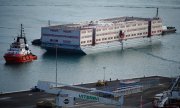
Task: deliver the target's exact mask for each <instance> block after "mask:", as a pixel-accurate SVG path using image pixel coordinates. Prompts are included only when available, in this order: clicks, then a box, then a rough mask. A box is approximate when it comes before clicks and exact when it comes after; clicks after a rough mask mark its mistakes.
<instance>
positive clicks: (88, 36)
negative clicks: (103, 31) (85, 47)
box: [81, 35, 92, 39]
mask: <svg viewBox="0 0 180 108" xmlns="http://www.w3.org/2000/svg"><path fill="white" fill-rule="evenodd" d="M91 37H92V35H87V36H81V38H82V39H83V38H91Z"/></svg>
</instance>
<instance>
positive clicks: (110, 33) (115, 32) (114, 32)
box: [96, 32, 119, 36]
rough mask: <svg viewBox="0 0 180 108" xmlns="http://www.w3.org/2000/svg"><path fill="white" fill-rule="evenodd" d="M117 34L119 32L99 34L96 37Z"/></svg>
mask: <svg viewBox="0 0 180 108" xmlns="http://www.w3.org/2000/svg"><path fill="white" fill-rule="evenodd" d="M118 33H119V32H109V33H101V34H97V35H96V36H104V35H114V34H118Z"/></svg>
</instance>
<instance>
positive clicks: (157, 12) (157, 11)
mask: <svg viewBox="0 0 180 108" xmlns="http://www.w3.org/2000/svg"><path fill="white" fill-rule="evenodd" d="M156 9H157V10H156V18H157V17H158V14H159V8H156Z"/></svg>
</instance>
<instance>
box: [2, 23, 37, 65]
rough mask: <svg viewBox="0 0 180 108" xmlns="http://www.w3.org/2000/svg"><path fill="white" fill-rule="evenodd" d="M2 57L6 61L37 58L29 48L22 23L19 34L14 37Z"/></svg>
mask: <svg viewBox="0 0 180 108" xmlns="http://www.w3.org/2000/svg"><path fill="white" fill-rule="evenodd" d="M4 59H5V61H6V63H24V62H30V61H33V60H37V56H36V55H34V54H32V53H31V50H29V47H28V44H27V40H26V37H25V33H24V28H23V26H22V24H21V33H20V36H19V35H18V36H17V37H16V39H14V42H13V43H12V44H11V45H10V49H8V51H7V53H5V54H4Z"/></svg>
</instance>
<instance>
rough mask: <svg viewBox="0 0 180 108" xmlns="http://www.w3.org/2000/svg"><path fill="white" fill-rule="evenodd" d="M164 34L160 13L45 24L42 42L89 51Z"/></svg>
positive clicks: (62, 47) (116, 46) (150, 38)
mask: <svg viewBox="0 0 180 108" xmlns="http://www.w3.org/2000/svg"><path fill="white" fill-rule="evenodd" d="M161 34H162V20H161V18H159V17H154V18H140V17H117V18H108V19H100V20H95V21H86V22H80V23H76V24H64V25H55V26H47V27H42V28H41V46H42V47H43V48H46V49H48V50H49V49H54V48H58V49H62V50H66V51H75V52H84V53H85V54H89V53H94V52H99V51H107V50H113V49H122V48H127V47H134V46H136V45H139V44H144V43H148V42H149V41H150V40H151V42H152V41H154V40H158V39H159V38H160V35H161Z"/></svg>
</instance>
